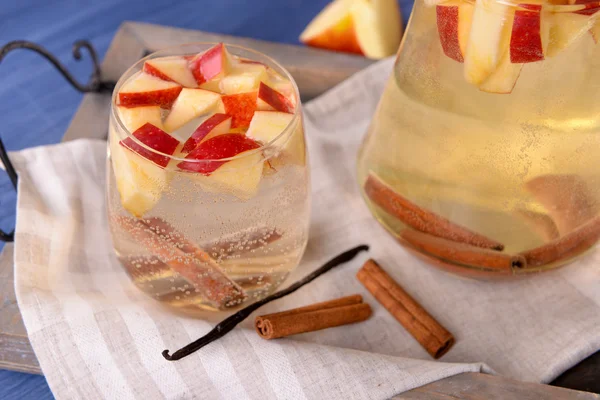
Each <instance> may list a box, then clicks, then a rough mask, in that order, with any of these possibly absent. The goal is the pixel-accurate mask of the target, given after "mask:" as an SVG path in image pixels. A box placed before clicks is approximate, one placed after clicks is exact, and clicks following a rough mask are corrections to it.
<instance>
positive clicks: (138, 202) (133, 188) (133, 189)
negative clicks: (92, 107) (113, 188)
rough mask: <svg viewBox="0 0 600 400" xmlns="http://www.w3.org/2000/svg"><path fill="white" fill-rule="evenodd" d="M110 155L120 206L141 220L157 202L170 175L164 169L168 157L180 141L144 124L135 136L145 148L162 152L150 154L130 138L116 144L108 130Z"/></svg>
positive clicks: (114, 135)
mask: <svg viewBox="0 0 600 400" xmlns="http://www.w3.org/2000/svg"><path fill="white" fill-rule="evenodd" d="M110 135H111V140H110V150H111V151H110V154H111V160H112V164H113V171H114V174H115V179H116V183H117V190H118V191H119V195H120V198H121V204H122V206H123V208H124V209H125V210H127V211H128V212H129V213H131V214H132V215H134V216H136V217H138V218H141V217H142V216H143V215H144V214H146V213H147V212H148V211H150V210H151V209H152V208H154V206H155V205H156V204H157V203H158V202H159V201H160V198H161V197H162V193H163V191H164V190H165V189H166V187H167V185H168V183H169V180H170V176H171V173H170V172H169V171H167V170H166V169H165V167H166V166H167V165H168V163H169V157H168V156H166V155H167V154H168V155H172V154H173V153H174V152H175V148H176V147H177V146H178V145H179V141H178V140H176V139H174V138H173V137H171V136H169V135H168V134H167V133H166V132H164V131H162V130H161V129H159V128H157V127H155V126H153V125H152V124H149V123H146V124H145V125H143V126H142V127H140V128H139V129H137V130H136V131H135V132H134V133H133V134H132V136H134V137H135V138H136V139H137V140H139V141H140V142H141V143H143V144H145V145H146V146H148V147H150V148H152V149H154V150H156V151H158V152H161V153H164V155H161V154H158V153H155V152H152V151H150V150H148V149H147V148H145V147H143V146H141V145H140V144H139V143H137V142H136V141H135V140H133V139H132V138H131V137H127V138H126V139H124V140H122V141H119V140H118V135H117V133H116V131H115V130H114V129H113V127H112V126H111V129H110Z"/></svg>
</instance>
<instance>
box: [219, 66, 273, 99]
mask: <svg viewBox="0 0 600 400" xmlns="http://www.w3.org/2000/svg"><path fill="white" fill-rule="evenodd" d="M268 79H269V75H268V73H267V66H266V65H264V64H262V63H259V62H248V61H246V60H240V61H239V62H238V63H237V64H236V67H235V68H233V70H232V71H231V73H230V74H227V75H226V76H224V77H223V78H222V79H221V82H219V90H220V91H221V93H223V94H236V93H244V92H254V91H257V90H258V87H259V85H260V83H261V82H266V81H267V80H268Z"/></svg>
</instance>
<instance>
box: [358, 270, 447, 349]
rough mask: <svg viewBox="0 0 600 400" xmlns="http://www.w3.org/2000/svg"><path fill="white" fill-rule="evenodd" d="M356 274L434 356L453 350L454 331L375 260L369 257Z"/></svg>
mask: <svg viewBox="0 0 600 400" xmlns="http://www.w3.org/2000/svg"><path fill="white" fill-rule="evenodd" d="M356 277H357V278H358V280H359V281H360V282H361V283H362V284H363V285H364V286H365V287H366V288H367V290H368V291H369V292H371V294H372V295H373V296H374V297H375V298H376V299H377V301H378V302H379V303H381V305H383V306H384V307H385V308H386V309H387V310H388V311H389V312H390V314H392V315H393V316H394V318H396V320H397V321H398V322H400V324H402V326H404V328H406V330H407V331H408V332H409V333H410V334H411V335H412V336H413V337H414V338H415V339H416V340H417V341H418V342H419V343H420V344H421V346H423V347H424V348H425V350H427V352H428V353H429V354H430V355H431V356H432V357H433V358H436V359H437V358H440V357H441V356H443V355H444V354H446V352H448V350H450V348H451V347H452V345H453V344H454V337H453V336H452V334H451V333H450V332H448V330H447V329H446V328H444V327H443V326H442V325H441V324H440V323H439V322H438V321H436V320H435V319H434V318H433V317H432V316H431V315H430V314H429V313H428V312H427V311H426V310H425V309H424V308H423V307H422V306H421V305H420V304H419V303H417V302H416V301H415V300H414V299H413V298H412V297H411V296H410V295H409V294H408V293H406V292H405V291H404V289H402V287H400V285H398V284H397V283H396V282H395V281H394V280H393V279H392V277H390V276H389V275H388V274H387V273H386V272H385V271H384V270H383V269H382V268H381V267H380V266H379V265H377V263H376V262H375V261H374V260H367V262H365V264H364V265H363V267H362V268H361V269H360V270H359V271H358V273H357V274H356Z"/></svg>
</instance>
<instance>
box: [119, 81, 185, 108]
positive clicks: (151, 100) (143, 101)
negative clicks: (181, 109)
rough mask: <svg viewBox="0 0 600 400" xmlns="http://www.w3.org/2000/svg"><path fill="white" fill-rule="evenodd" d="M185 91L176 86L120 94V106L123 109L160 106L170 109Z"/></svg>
mask: <svg viewBox="0 0 600 400" xmlns="http://www.w3.org/2000/svg"><path fill="white" fill-rule="evenodd" d="M181 89H183V88H182V87H181V86H175V87H172V88H169V89H164V90H153V91H150V92H135V93H133V92H132V93H119V105H120V106H123V107H141V106H160V107H161V108H165V109H169V108H171V106H172V105H173V103H174V102H175V100H176V99H177V96H179V93H180V92H181Z"/></svg>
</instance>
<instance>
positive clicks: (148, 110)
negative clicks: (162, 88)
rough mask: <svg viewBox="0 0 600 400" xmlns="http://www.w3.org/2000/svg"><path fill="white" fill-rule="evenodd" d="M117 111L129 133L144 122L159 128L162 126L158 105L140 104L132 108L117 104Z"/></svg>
mask: <svg viewBox="0 0 600 400" xmlns="http://www.w3.org/2000/svg"><path fill="white" fill-rule="evenodd" d="M117 112H118V114H119V118H120V119H121V122H122V123H123V125H124V126H125V128H126V129H127V132H129V133H131V132H134V131H135V130H137V129H138V128H139V127H141V126H143V125H145V124H146V123H149V124H152V125H154V126H156V127H157V128H160V129H162V127H163V126H162V115H161V108H160V107H159V106H142V107H133V108H127V107H122V106H117Z"/></svg>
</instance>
